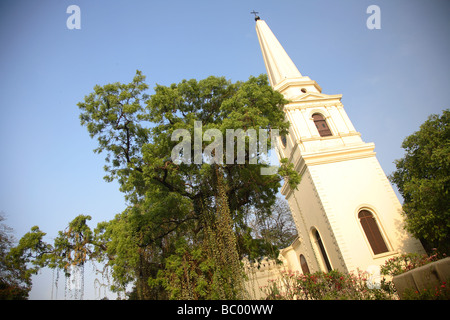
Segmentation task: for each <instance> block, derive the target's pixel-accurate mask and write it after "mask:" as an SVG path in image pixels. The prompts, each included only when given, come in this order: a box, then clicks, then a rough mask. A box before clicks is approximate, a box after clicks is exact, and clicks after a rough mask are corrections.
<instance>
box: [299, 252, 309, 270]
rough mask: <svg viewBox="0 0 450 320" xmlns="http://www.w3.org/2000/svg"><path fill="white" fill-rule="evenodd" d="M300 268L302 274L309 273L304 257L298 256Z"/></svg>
mask: <svg viewBox="0 0 450 320" xmlns="http://www.w3.org/2000/svg"><path fill="white" fill-rule="evenodd" d="M300 266H301V267H302V271H303V274H308V273H311V272H310V271H309V267H308V263H307V262H306V258H305V256H304V255H302V254H301V255H300Z"/></svg>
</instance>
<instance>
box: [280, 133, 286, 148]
mask: <svg viewBox="0 0 450 320" xmlns="http://www.w3.org/2000/svg"><path fill="white" fill-rule="evenodd" d="M280 139H281V145H282V146H283V148H286V145H287V138H286V135H285V134H282V135H281V136H280Z"/></svg>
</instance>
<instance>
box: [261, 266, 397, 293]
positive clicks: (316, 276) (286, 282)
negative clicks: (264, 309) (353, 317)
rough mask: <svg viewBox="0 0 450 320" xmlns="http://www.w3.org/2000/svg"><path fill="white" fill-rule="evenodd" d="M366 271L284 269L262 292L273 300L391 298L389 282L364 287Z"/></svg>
mask: <svg viewBox="0 0 450 320" xmlns="http://www.w3.org/2000/svg"><path fill="white" fill-rule="evenodd" d="M366 283H367V275H366V274H365V273H362V272H360V271H358V272H357V273H356V274H353V273H342V272H340V271H337V270H332V271H330V272H328V273H324V272H316V273H313V274H300V273H298V272H296V273H293V272H285V273H283V274H282V276H281V277H280V278H279V279H278V280H273V281H270V283H269V285H268V286H266V287H265V288H263V289H264V292H265V294H266V299H274V300H380V299H383V300H386V299H395V298H396V295H395V294H394V293H393V292H392V291H391V290H390V288H391V287H390V286H388V285H386V284H385V283H383V282H382V284H381V287H380V288H379V289H375V288H374V289H369V288H368V287H367V284H366Z"/></svg>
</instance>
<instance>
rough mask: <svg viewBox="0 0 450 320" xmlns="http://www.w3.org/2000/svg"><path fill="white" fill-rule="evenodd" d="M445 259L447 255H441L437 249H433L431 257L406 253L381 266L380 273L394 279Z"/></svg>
mask: <svg viewBox="0 0 450 320" xmlns="http://www.w3.org/2000/svg"><path fill="white" fill-rule="evenodd" d="M445 257H446V255H445V253H444V254H439V253H437V251H436V249H433V254H432V255H430V256H428V255H425V254H424V255H419V254H417V253H405V254H401V255H399V256H397V257H394V258H391V259H389V260H387V261H386V262H385V264H384V265H383V266H381V270H380V273H381V274H382V275H386V276H392V277H393V276H396V275H399V274H402V273H404V272H407V271H409V270H412V269H414V268H418V267H421V266H424V265H426V264H428V263H431V262H434V261H437V260H439V259H442V258H445Z"/></svg>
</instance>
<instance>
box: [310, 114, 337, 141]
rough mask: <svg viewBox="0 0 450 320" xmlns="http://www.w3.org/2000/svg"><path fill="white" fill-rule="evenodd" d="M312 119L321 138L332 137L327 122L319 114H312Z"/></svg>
mask: <svg viewBox="0 0 450 320" xmlns="http://www.w3.org/2000/svg"><path fill="white" fill-rule="evenodd" d="M312 118H313V120H314V124H315V125H316V128H317V130H318V131H319V134H320V136H321V137H328V136H332V135H333V134H332V133H331V130H330V128H328V124H327V122H326V121H325V119H324V118H323V116H322V115H321V114H318V113H316V114H313V116H312Z"/></svg>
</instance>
